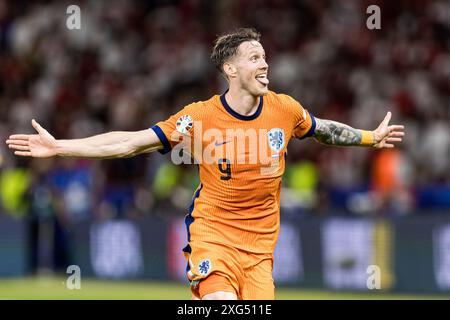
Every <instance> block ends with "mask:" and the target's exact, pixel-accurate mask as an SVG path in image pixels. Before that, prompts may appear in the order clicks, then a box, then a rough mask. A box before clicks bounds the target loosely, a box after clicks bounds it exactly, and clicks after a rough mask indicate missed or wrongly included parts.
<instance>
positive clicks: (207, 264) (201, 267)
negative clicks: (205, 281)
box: [198, 259, 211, 276]
mask: <svg viewBox="0 0 450 320" xmlns="http://www.w3.org/2000/svg"><path fill="white" fill-rule="evenodd" d="M210 270H211V261H209V259H204V260H202V261H200V263H199V264H198V271H199V272H200V274H201V275H202V276H206V275H207V274H208V273H209V271H210Z"/></svg>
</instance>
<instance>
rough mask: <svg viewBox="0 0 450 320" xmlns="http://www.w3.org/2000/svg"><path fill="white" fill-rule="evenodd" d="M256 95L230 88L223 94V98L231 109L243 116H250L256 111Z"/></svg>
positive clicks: (257, 103)
mask: <svg viewBox="0 0 450 320" xmlns="http://www.w3.org/2000/svg"><path fill="white" fill-rule="evenodd" d="M259 99H260V98H259V97H258V96H253V95H251V94H249V93H248V92H243V90H240V89H233V88H230V90H229V91H228V92H227V93H226V94H225V100H226V101H227V103H228V105H229V106H230V108H231V109H233V110H234V111H235V112H237V113H238V114H240V115H243V116H251V115H252V114H254V113H255V112H256V110H257V109H258V106H259V101H260V100H259Z"/></svg>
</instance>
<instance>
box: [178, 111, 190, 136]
mask: <svg viewBox="0 0 450 320" xmlns="http://www.w3.org/2000/svg"><path fill="white" fill-rule="evenodd" d="M193 124H194V122H193V121H192V118H191V116H190V115H187V114H186V115H184V116H181V117H179V118H178V120H177V131H178V132H181V133H182V134H186V133H187V132H188V131H189V130H190V129H191V128H192V125H193Z"/></svg>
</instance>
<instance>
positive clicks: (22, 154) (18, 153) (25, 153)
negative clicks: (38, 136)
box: [14, 151, 31, 157]
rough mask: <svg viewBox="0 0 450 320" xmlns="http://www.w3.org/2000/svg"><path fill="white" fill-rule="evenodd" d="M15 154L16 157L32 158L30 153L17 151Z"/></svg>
mask: <svg viewBox="0 0 450 320" xmlns="http://www.w3.org/2000/svg"><path fill="white" fill-rule="evenodd" d="M14 154H15V155H16V156H22V157H31V152H30V151H15V152H14Z"/></svg>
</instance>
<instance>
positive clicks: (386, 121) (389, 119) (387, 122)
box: [383, 111, 392, 126]
mask: <svg viewBox="0 0 450 320" xmlns="http://www.w3.org/2000/svg"><path fill="white" fill-rule="evenodd" d="M391 117H392V113H391V112H390V111H389V112H388V113H386V116H385V117H384V120H383V124H385V125H386V126H387V125H388V124H389V121H391Z"/></svg>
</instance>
